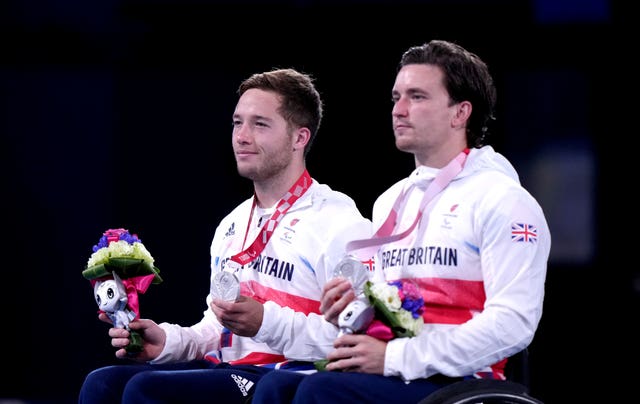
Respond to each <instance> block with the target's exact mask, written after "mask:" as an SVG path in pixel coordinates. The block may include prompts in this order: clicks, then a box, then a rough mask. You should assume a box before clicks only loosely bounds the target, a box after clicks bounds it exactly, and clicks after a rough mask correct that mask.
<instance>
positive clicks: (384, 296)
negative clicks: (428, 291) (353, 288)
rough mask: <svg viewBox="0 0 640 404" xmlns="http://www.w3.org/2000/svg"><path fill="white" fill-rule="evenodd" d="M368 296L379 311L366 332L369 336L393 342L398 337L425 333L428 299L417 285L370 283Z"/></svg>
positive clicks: (366, 293) (365, 290)
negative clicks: (425, 313)
mask: <svg viewBox="0 0 640 404" xmlns="http://www.w3.org/2000/svg"><path fill="white" fill-rule="evenodd" d="M364 294H365V296H366V297H367V298H368V299H369V302H370V303H371V305H372V306H373V307H374V308H375V311H376V314H375V317H374V319H373V321H372V322H371V324H369V326H368V327H367V329H366V333H367V334H368V335H371V336H372V337H376V338H378V339H381V340H384V341H389V340H391V339H393V338H395V337H413V336H416V335H418V334H419V333H420V331H421V330H422V326H423V325H424V321H423V319H422V312H423V311H424V299H423V298H422V295H421V294H420V290H419V289H418V287H417V286H416V285H415V284H413V283H411V282H409V281H392V282H379V283H372V282H371V281H367V283H365V285H364Z"/></svg>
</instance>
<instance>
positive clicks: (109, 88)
mask: <svg viewBox="0 0 640 404" xmlns="http://www.w3.org/2000/svg"><path fill="white" fill-rule="evenodd" d="M574 3H575V4H574ZM627 15H628V14H627V13H625V12H624V11H623V10H621V9H620V7H619V5H618V4H617V3H614V2H610V1H605V0H601V1H598V0H593V1H586V2H573V1H560V2H554V1H551V0H548V1H543V0H539V1H515V2H514V1H497V0H496V1H492V0H484V1H480V0H457V1H453V2H447V1H444V0H440V1H437V0H434V1H422V2H420V1H371V2H366V1H357V0H352V1H346V2H338V1H328V2H313V1H292V2H283V1H270V2H266V1H265V2H258V1H253V2H252V1H237V2H231V1H229V2H216V1H206V0H199V1H198V0H187V1H170V0H169V1H161V0H136V1H117V0H112V1H106V2H80V1H77V2H75V1H68V2H42V1H34V0H30V1H20V2H18V1H9V2H5V3H3V4H2V5H1V6H0V26H1V27H2V28H1V30H2V31H1V33H2V37H3V39H2V44H3V46H2V52H1V54H0V61H1V63H0V88H1V91H0V118H1V119H0V131H1V132H0V133H1V134H2V138H1V139H2V147H1V153H2V155H1V164H2V165H1V166H0V169H1V171H2V177H1V178H2V183H1V186H2V195H3V197H2V200H3V208H4V212H5V214H4V218H5V223H6V224H5V226H4V228H5V230H4V231H3V235H2V246H3V247H2V258H3V259H2V264H3V265H2V272H3V278H2V281H1V283H0V284H1V285H2V292H3V293H2V301H3V305H2V307H3V308H4V310H3V311H2V312H3V314H2V317H0V319H1V320H2V345H1V346H2V355H3V359H2V362H1V363H2V368H3V374H4V377H3V379H2V381H0V401H2V400H3V398H6V399H10V398H16V399H23V400H26V401H34V402H74V401H75V399H76V395H77V391H78V389H79V386H80V384H81V382H82V379H83V377H84V375H85V374H86V373H87V372H88V371H90V370H91V369H93V368H95V367H98V366H101V365H105V364H109V363H115V362H117V361H116V360H115V358H114V356H113V349H112V348H111V347H110V345H109V339H108V337H107V328H108V326H107V325H106V324H104V323H101V322H99V321H98V320H97V318H96V307H95V303H94V302H93V299H92V293H91V288H90V285H89V282H88V281H86V280H85V279H84V278H82V276H81V271H82V269H83V268H84V266H85V265H86V261H87V259H88V257H89V255H90V253H91V246H92V245H94V244H95V243H96V242H97V241H98V239H99V237H100V235H101V234H102V232H103V231H104V230H105V229H107V228H113V227H125V228H128V229H129V230H131V231H132V232H135V233H138V235H139V236H140V238H141V239H142V241H143V242H144V243H145V245H146V246H147V247H148V249H149V250H150V251H151V253H152V254H153V255H154V257H155V259H156V264H157V266H158V267H160V269H161V270H162V275H163V277H164V279H165V282H164V283H163V284H161V285H158V286H152V287H151V288H150V289H149V291H148V292H147V293H146V294H145V295H142V296H141V311H142V314H143V316H145V317H149V318H153V319H155V320H156V321H158V322H160V321H170V322H178V323H180V324H183V325H187V324H192V323H194V322H196V321H198V320H199V319H200V316H201V314H202V311H203V310H204V309H205V303H204V297H205V295H206V293H207V291H208V277H209V244H210V241H211V238H212V236H213V232H214V230H215V226H216V224H217V222H218V221H219V220H220V219H221V218H222V217H223V216H224V215H225V214H226V213H227V212H228V211H229V210H230V209H231V208H232V207H233V206H235V205H236V204H237V203H239V202H240V201H241V200H243V199H245V198H247V197H249V196H250V193H251V189H250V184H249V182H248V181H247V180H245V179H243V178H240V177H238V176H237V174H236V172H235V165H234V162H233V158H232V155H231V148H230V133H231V125H230V121H231V119H230V117H231V113H232V111H233V108H234V106H235V102H236V94H235V90H236V87H237V85H238V84H239V82H240V81H241V80H242V79H243V78H245V77H247V76H248V75H249V74H251V73H254V72H257V71H263V70H267V69H270V68H272V67H295V68H297V69H300V70H303V71H306V72H308V73H310V74H312V75H313V76H314V77H315V78H316V84H317V87H318V88H319V90H320V92H321V93H322V95H323V97H324V100H325V104H326V105H325V119H324V122H323V124H322V127H321V129H320V133H319V136H318V138H317V140H316V143H315V144H314V147H313V149H312V151H311V154H310V155H309V157H308V167H309V170H310V172H311V174H312V176H314V177H315V178H316V179H318V180H319V181H321V182H326V183H328V184H330V185H331V186H332V187H333V188H335V189H338V190H341V191H344V192H346V193H348V194H350V195H351V196H352V197H353V198H354V199H355V200H356V202H357V203H358V205H359V206H360V208H361V210H362V212H363V213H364V214H365V215H366V216H370V211H371V206H372V204H373V200H374V198H375V196H376V195H378V194H379V193H380V192H382V191H383V190H384V189H386V188H387V187H388V186H389V185H390V184H392V183H393V182H395V181H396V180H397V179H399V178H401V177H403V176H405V175H406V174H407V173H408V172H409V171H410V170H411V169H412V167H413V162H412V159H411V157H410V156H408V155H403V154H402V153H400V152H398V151H397V150H396V149H395V147H394V145H393V136H392V132H391V127H390V108H391V102H390V88H391V86H392V84H393V79H394V77H395V67H396V63H397V62H398V60H399V57H400V55H401V54H402V52H403V51H404V50H405V49H406V48H408V47H409V46H411V45H417V44H420V43H422V42H425V41H427V40H430V39H433V38H442V39H448V40H452V41H456V42H459V43H461V44H462V45H463V46H465V47H466V48H468V49H470V50H472V51H474V52H476V53H478V54H479V55H480V56H481V57H482V58H483V59H484V60H485V61H486V62H487V63H488V64H489V67H490V69H491V70H492V72H493V74H494V76H495V79H496V84H497V86H498V91H499V110H498V121H497V122H496V127H495V128H494V137H493V145H494V147H495V148H496V149H497V150H498V151H500V152H501V153H503V154H505V155H506V156H507V157H508V158H510V159H511V160H512V161H513V163H514V165H515V166H516V168H517V169H518V170H519V172H520V174H521V180H522V182H523V183H524V184H525V186H527V187H528V188H529V189H530V190H531V192H532V193H533V194H534V196H536V197H537V198H538V199H539V200H540V202H541V204H542V206H543V208H544V209H545V211H546V212H547V214H548V219H549V222H550V226H551V229H552V235H553V237H554V244H553V247H552V250H554V249H555V251H552V259H551V260H550V265H549V274H548V281H547V297H546V301H545V312H544V313H545V314H544V316H543V320H542V323H541V326H540V330H539V333H538V335H537V336H536V339H535V340H534V343H533V345H532V346H531V351H532V357H531V366H532V389H533V391H534V393H535V394H536V395H537V396H539V397H540V398H543V399H545V400H547V401H548V402H550V403H554V402H562V400H567V399H571V400H572V401H573V400H575V399H577V398H578V397H580V398H585V397H586V398H593V397H594V396H596V395H604V394H615V395H622V394H624V393H623V392H624V390H625V389H626V387H627V386H626V385H625V384H623V383H622V382H620V381H618V382H616V383H610V381H612V380H615V379H619V378H620V374H617V372H618V371H617V370H616V366H617V364H619V363H621V362H622V361H624V363H626V364H627V365H629V366H632V367H633V364H634V363H635V362H634V358H635V357H636V354H637V348H636V346H635V345H634V344H635V342H636V341H637V334H633V333H631V331H629V330H628V328H629V329H630V327H629V326H628V324H630V323H631V325H633V320H634V319H635V318H636V317H635V316H636V314H631V313H634V309H637V306H638V304H637V301H638V295H637V293H635V292H634V279H635V277H636V276H637V273H638V271H637V269H636V268H634V267H633V265H628V264H625V262H627V261H628V260H629V259H628V258H627V255H628V254H629V252H628V249H627V248H626V247H627V246H630V245H631V243H629V242H627V241H626V240H628V239H632V238H633V235H632V234H627V233H626V232H624V231H621V230H622V226H625V228H626V226H628V225H629V223H628V221H630V220H629V217H630V216H632V215H631V214H630V213H628V211H629V210H631V209H629V206H628V205H630V204H628V203H627V204H625V203H622V204H618V203H616V202H614V201H615V200H616V198H618V194H620V199H621V200H623V199H624V197H625V195H626V194H625V193H624V192H623V191H620V190H619V189H620V188H618V187H614V186H613V184H612V182H614V179H615V178H616V177H618V176H620V175H624V174H625V173H626V170H625V167H624V163H626V162H627V161H629V160H632V156H627V155H625V154H624V153H625V152H627V150H625V149H624V148H625V146H626V144H629V143H630V142H632V141H633V140H632V139H633V138H631V137H629V138H626V139H628V140H627V141H624V142H623V139H625V135H624V132H623V131H624V130H626V129H627V128H629V127H631V128H633V127H635V126H636V124H635V121H636V119H634V118H635V116H633V105H632V104H630V103H625V99H626V95H627V94H628V93H629V92H630V85H631V84H632V82H633V80H630V79H629V77H632V76H631V74H630V73H631V72H632V70H631V69H632V68H631V67H630V66H631V64H630V62H628V61H627V58H628V57H629V56H630V55H629V54H627V52H625V51H626V50H627V48H626V46H627V45H628V42H627V39H628V38H629V35H628V32H627V30H626V29H625V28H627V27H629V25H627V24H625V21H626V20H627V18H626V16H627ZM632 130H633V129H632ZM634 132H635V131H634ZM632 135H635V133H633V134H632ZM616 142H617V143H616ZM618 145H620V146H618ZM616 146H618V147H616ZM614 147H615V148H616V149H619V148H620V147H622V148H623V150H617V152H618V154H617V155H616V154H614V153H612V151H613V149H614ZM630 151H631V150H629V152H630ZM620 153H622V154H620ZM549 156H551V157H553V158H551V157H549ZM554 156H555V157H554ZM547 158H548V159H550V160H549V161H551V162H549V161H547V160H546V159H547ZM540 161H543V163H544V164H543V163H540ZM541 164H542V165H541ZM540 167H542V168H540ZM558 168H560V170H558ZM623 180H624V178H623ZM578 185H580V186H578ZM623 190H624V189H623ZM624 200H626V199H624ZM631 206H632V205H631ZM607 213H608V215H607ZM635 311H637V310H635ZM621 359H622V361H621ZM587 380H596V382H595V383H589V382H588V381H587ZM584 381H587V382H586V383H585V382H584Z"/></svg>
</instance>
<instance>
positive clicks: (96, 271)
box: [82, 264, 111, 280]
mask: <svg viewBox="0 0 640 404" xmlns="http://www.w3.org/2000/svg"><path fill="white" fill-rule="evenodd" d="M107 275H111V271H109V270H108V269H107V268H106V267H105V266H104V264H100V265H94V266H92V267H91V268H87V269H85V270H84V271H82V276H84V277H85V278H86V279H89V280H91V279H97V278H102V277H103V276H107Z"/></svg>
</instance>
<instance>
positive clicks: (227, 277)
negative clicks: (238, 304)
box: [211, 271, 240, 302]
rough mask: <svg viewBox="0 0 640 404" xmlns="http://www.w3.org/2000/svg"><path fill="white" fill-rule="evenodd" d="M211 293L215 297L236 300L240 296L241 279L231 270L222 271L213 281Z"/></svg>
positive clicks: (228, 300)
mask: <svg viewBox="0 0 640 404" xmlns="http://www.w3.org/2000/svg"><path fill="white" fill-rule="evenodd" d="M211 294H212V295H213V297H214V298H218V299H222V300H225V301H227V302H234V301H236V300H238V298H239V297H240V281H239V280H238V277H237V276H235V275H234V274H233V273H231V272H227V271H221V272H218V273H217V274H215V276H214V277H213V282H211Z"/></svg>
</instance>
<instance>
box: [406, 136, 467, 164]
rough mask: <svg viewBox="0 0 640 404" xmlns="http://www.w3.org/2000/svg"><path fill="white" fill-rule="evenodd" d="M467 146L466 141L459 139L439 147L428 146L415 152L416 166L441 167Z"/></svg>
mask: <svg viewBox="0 0 640 404" xmlns="http://www.w3.org/2000/svg"><path fill="white" fill-rule="evenodd" d="M466 148H467V142H466V140H465V141H459V142H452V143H450V144H446V145H441V146H439V147H434V148H429V149H427V150H424V151H422V152H420V153H415V154H414V158H415V162H416V167H419V166H426V167H431V168H437V169H440V168H443V167H444V166H446V165H447V164H449V162H450V161H451V160H453V159H454V158H455V157H456V156H457V155H458V154H460V152H461V151H463V150H464V149H466Z"/></svg>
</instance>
